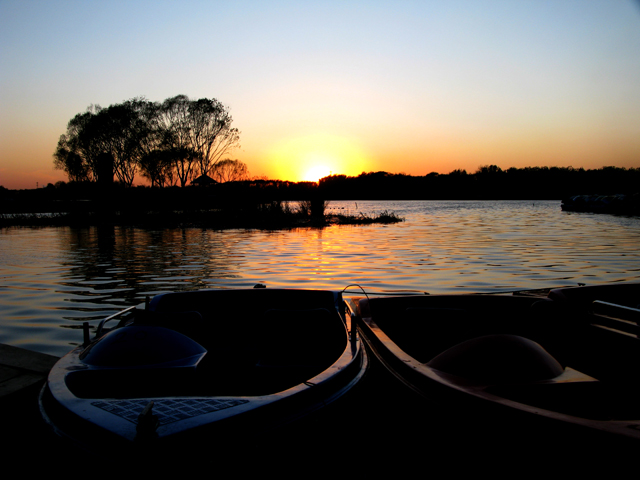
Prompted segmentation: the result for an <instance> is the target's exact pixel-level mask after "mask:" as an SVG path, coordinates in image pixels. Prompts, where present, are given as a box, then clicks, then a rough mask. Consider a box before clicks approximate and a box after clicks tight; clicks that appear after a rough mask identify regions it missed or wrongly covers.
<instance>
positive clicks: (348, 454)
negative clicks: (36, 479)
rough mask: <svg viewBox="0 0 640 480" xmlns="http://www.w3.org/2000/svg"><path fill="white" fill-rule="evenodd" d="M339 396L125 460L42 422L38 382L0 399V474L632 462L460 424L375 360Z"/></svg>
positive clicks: (557, 435) (307, 473) (589, 439)
mask: <svg viewBox="0 0 640 480" xmlns="http://www.w3.org/2000/svg"><path fill="white" fill-rule="evenodd" d="M370 360H371V361H370V368H369V370H368V372H367V374H366V376H365V378H364V379H363V381H361V382H360V384H358V385H357V386H356V387H355V388H354V389H353V390H352V391H351V392H350V393H349V394H347V395H346V396H344V397H342V398H341V399H339V400H338V401H336V402H334V403H332V404H331V405H329V406H327V407H325V408H323V409H321V410H319V411H317V412H316V413H314V414H312V415H311V416H309V417H306V418H304V419H302V420H299V421H297V422H294V423H292V424H290V425H287V426H284V427H282V428H279V429H278V430H275V431H270V432H265V433H262V434H260V435H256V436H251V437H247V438H242V439H240V440H238V439H236V440H234V441H233V442H231V441H230V439H229V441H228V439H225V438H212V437H208V438H197V439H194V445H195V446H196V447H197V448H193V449H192V448H191V446H190V445H185V448H183V449H181V450H180V451H179V452H178V451H172V452H164V451H157V452H154V451H151V452H146V453H145V454H144V455H140V456H139V457H134V458H131V457H130V456H128V455H126V453H127V452H122V451H118V450H116V449H115V448H114V449H113V450H110V451H108V450H100V451H99V450H96V451H91V450H90V451H88V452H87V451H81V450H78V449H77V448H76V447H74V446H72V445H70V444H68V443H66V442H65V441H63V440H62V439H60V438H58V437H57V436H55V435H54V434H53V433H52V431H51V430H50V429H49V427H48V426H47V425H46V424H45V423H44V421H42V419H41V416H40V413H39V410H38V393H39V390H40V388H41V386H42V384H43V380H41V381H39V382H36V383H34V384H33V385H31V386H28V387H26V388H24V389H21V390H20V391H18V392H14V393H13V394H11V395H5V396H3V397H1V398H0V407H1V409H0V422H1V425H2V438H3V444H4V446H3V447H2V448H3V459H4V463H5V468H6V469H9V468H13V467H12V466H13V465H15V466H16V467H18V468H19V469H20V471H21V472H24V473H35V474H43V473H44V474H53V473H54V472H55V473H56V474H59V473H62V474H64V475H67V474H72V475H82V476H86V475H93V474H100V475H102V474H105V473H119V474H127V475H143V474H144V475H145V476H147V475H159V474H162V475H163V476H165V475H168V474H174V473H178V474H180V475H197V476H200V475H204V474H206V475H207V476H218V475H225V476H226V475H234V476H237V477H240V478H243V477H247V476H249V475H251V476H254V475H260V476H262V475H269V476H274V475H277V476H278V477H281V478H282V477H284V478H294V477H295V478H300V477H305V478H306V477H317V476H319V475H322V476H324V475H327V474H329V475H331V476H332V477H333V476H337V477H340V478H341V477H344V476H347V475H348V476H352V475H353V476H356V477H357V478H361V477H364V476H375V477H376V478H379V477H381V476H386V475H390V476H392V477H393V478H404V477H413V476H418V477H429V476H435V477H441V476H443V475H446V476H449V475H455V476H458V475H469V474H473V475H477V474H480V473H482V474H483V476H484V475H487V474H490V475H492V476H497V477H499V478H503V477H513V476H520V475H522V474H532V473H542V472H545V473H548V472H549V471H554V472H557V473H558V474H562V473H565V474H566V473H569V472H571V473H572V474H575V473H577V472H583V473H584V472H587V471H589V472H593V471H594V469H596V468H604V469H606V471H607V473H608V475H611V474H615V473H616V472H618V471H623V469H626V468H628V467H629V466H634V465H635V462H636V452H637V448H638V445H637V444H636V443H635V442H626V441H621V440H620V439H612V438H606V437H601V436H599V435H597V434H593V432H571V433H569V434H568V433H567V432H565V431H564V430H562V429H557V430H556V429H549V428H548V427H547V426H546V425H543V424H541V425H540V428H536V427H535V422H534V424H533V425H529V426H527V428H526V429H523V428H522V425H519V424H509V423H508V422H503V423H496V422H495V421H494V420H493V419H486V418H484V419H483V418H468V417H465V415H464V412H455V411H453V412H452V411H450V410H449V409H447V406H443V405H438V404H437V403H434V402H432V401H430V400H428V399H425V398H423V397H421V396H418V395H417V394H416V393H414V392H413V391H411V390H409V389H408V388H406V387H405V386H404V385H403V384H401V383H400V382H399V381H398V380H397V379H396V378H395V377H393V376H392V375H391V374H390V373H388V372H387V371H386V370H385V368H384V367H383V366H382V365H381V364H379V363H378V362H377V361H376V360H375V359H373V358H371V359H370Z"/></svg>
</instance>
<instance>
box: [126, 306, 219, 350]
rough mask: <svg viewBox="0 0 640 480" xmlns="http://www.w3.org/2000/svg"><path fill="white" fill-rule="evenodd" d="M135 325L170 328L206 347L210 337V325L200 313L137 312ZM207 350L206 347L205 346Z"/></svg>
mask: <svg viewBox="0 0 640 480" xmlns="http://www.w3.org/2000/svg"><path fill="white" fill-rule="evenodd" d="M134 324H135V325H153V326H156V327H164V328H170V329H171V330H175V331H176V332H179V333H181V334H183V335H186V336H187V337H189V338H191V339H192V340H195V341H196V342H198V343H199V344H201V345H203V346H205V343H207V342H206V339H207V337H208V336H209V333H210V332H209V330H210V326H211V325H210V323H209V322H205V321H204V320H203V318H202V315H200V313H199V312H196V311H188V312H156V311H149V310H139V311H136V316H135V320H134ZM205 348H206V346H205Z"/></svg>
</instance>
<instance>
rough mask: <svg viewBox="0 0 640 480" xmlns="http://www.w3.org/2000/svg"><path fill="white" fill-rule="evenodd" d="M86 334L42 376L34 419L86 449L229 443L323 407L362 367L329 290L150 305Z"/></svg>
mask: <svg viewBox="0 0 640 480" xmlns="http://www.w3.org/2000/svg"><path fill="white" fill-rule="evenodd" d="M111 320H114V321H118V322H119V323H118V324H117V326H115V327H114V328H112V329H111V330H107V329H106V325H105V324H106V323H107V322H108V321H111ZM85 330H86V329H85ZM85 335H86V336H87V339H86V340H85V343H84V344H83V345H82V346H79V347H77V348H75V349H74V350H73V351H71V352H70V353H69V354H67V355H66V356H65V357H63V358H62V359H61V360H60V361H59V362H58V363H57V364H56V365H55V366H54V368H53V369H52V370H51V373H50V374H49V378H48V382H47V385H46V386H45V388H44V389H43V392H42V394H41V411H42V412H43V415H44V417H45V419H46V420H47V421H48V422H49V423H50V424H51V425H52V426H53V427H54V429H55V430H56V431H57V432H58V433H59V434H60V435H62V436H65V437H67V438H70V439H72V440H74V441H76V442H77V443H79V444H81V445H83V446H87V445H89V446H91V448H95V447H96V446H99V445H103V446H106V445H109V446H115V445H117V444H123V443H124V444H129V445H130V446H132V445H134V444H135V445H141V446H152V447H155V446H160V445H171V446H173V445H183V444H184V443H185V442H187V443H188V442H189V441H191V439H193V438H198V439H199V440H200V441H202V440H203V439H205V445H208V444H209V443H210V442H214V440H213V439H218V441H220V439H222V438H223V439H225V440H226V441H231V438H238V437H239V436H242V435H243V434H245V433H252V432H256V431H259V430H260V429H266V428H269V427H272V426H277V425H280V424H282V423H285V422H288V421H291V420H293V419H296V418H298V417H301V416H303V415H306V414H308V413H310V412H312V411H314V410H315V409H317V408H319V407H321V406H323V405H326V404H327V403H330V402H332V401H333V400H335V399H337V398H338V397H340V396H341V395H342V394H344V393H346V392H347V391H348V390H349V389H350V388H351V387H353V386H354V385H355V384H356V383H357V382H358V381H359V379H360V378H361V377H362V376H363V374H364V371H365V369H366V367H367V358H366V353H365V351H364V348H362V346H361V343H360V341H359V340H358V339H357V337H356V333H355V329H354V331H351V324H350V320H349V319H348V318H347V317H346V316H345V315H344V302H343V300H342V297H341V294H340V293H334V292H329V291H314V290H284V289H283V290H278V289H264V288H259V289H251V290H215V291H213V290H209V291H197V292H184V293H171V294H164V295H158V296H156V297H154V298H153V299H152V300H151V301H150V302H149V303H148V305H147V307H146V309H139V308H133V307H132V308H129V309H127V310H125V311H123V312H120V314H117V315H114V316H113V317H109V318H108V319H105V320H103V321H102V322H101V323H100V325H99V327H98V328H97V333H96V335H95V338H93V339H92V340H89V339H88V332H85ZM209 434H214V435H213V436H211V435H209ZM232 436H233V437H232ZM207 442H209V443H207Z"/></svg>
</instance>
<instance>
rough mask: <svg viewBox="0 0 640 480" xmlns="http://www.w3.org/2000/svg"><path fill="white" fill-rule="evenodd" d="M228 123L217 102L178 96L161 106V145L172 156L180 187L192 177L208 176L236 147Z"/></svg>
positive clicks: (234, 132)
mask: <svg viewBox="0 0 640 480" xmlns="http://www.w3.org/2000/svg"><path fill="white" fill-rule="evenodd" d="M231 122H232V118H231V115H230V114H229V112H228V110H227V109H226V108H225V107H224V106H223V105H222V104H221V103H220V102H218V101H217V100H216V99H211V100H210V99H207V98H201V99H200V100H189V97H187V96H186V95H177V96H175V97H172V98H168V99H166V100H165V101H164V102H163V103H162V106H161V108H160V110H159V126H160V129H161V130H162V144H163V148H164V149H166V150H170V151H172V152H173V153H174V155H173V158H174V161H175V164H174V165H175V168H176V170H177V171H178V178H179V179H180V183H181V185H182V186H184V185H186V184H187V182H188V181H189V180H192V179H193V178H194V177H195V176H199V175H207V174H209V172H210V170H211V168H212V167H213V166H214V165H215V164H216V163H217V162H218V161H219V160H220V157H221V156H222V155H224V154H225V153H227V152H229V151H230V150H232V149H233V148H235V147H237V146H238V144H239V140H240V135H239V132H238V129H236V128H231Z"/></svg>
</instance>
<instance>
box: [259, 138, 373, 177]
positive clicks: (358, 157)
mask: <svg viewBox="0 0 640 480" xmlns="http://www.w3.org/2000/svg"><path fill="white" fill-rule="evenodd" d="M369 163H370V161H369V159H368V156H367V155H366V154H365V152H364V151H363V150H362V149H361V148H360V147H359V146H358V145H357V144H356V143H355V142H353V141H351V140H349V139H347V138H344V137H339V136H336V135H330V134H315V135H307V136H304V137H299V138H296V139H290V140H288V141H286V142H282V143H280V144H278V145H276V146H274V147H273V148H272V149H271V152H270V154H269V164H270V166H271V168H272V169H273V171H274V176H275V177H276V178H280V179H282V180H291V181H301V180H304V181H308V182H317V181H318V180H319V179H321V178H323V177H326V176H327V175H331V174H344V175H358V174H360V173H362V171H364V170H366V169H367V168H369Z"/></svg>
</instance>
